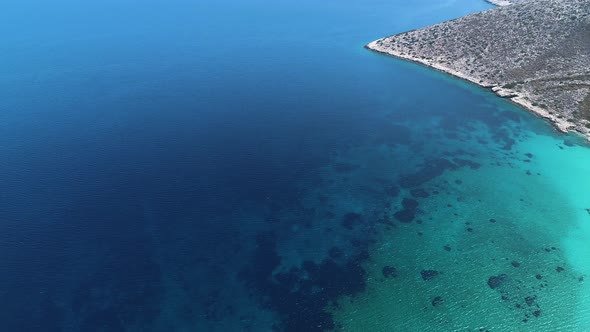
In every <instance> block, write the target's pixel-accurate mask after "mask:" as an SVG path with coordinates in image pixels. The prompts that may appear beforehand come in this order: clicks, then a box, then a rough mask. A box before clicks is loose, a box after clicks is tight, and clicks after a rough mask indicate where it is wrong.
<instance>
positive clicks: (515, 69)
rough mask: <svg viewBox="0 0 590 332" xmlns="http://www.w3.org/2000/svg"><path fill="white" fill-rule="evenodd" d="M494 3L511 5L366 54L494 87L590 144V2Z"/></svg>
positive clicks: (381, 43)
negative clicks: (403, 60) (414, 64)
mask: <svg viewBox="0 0 590 332" xmlns="http://www.w3.org/2000/svg"><path fill="white" fill-rule="evenodd" d="M494 2H498V4H499V5H508V4H511V3H513V4H512V5H509V6H502V7H498V8H494V9H490V10H487V11H483V12H480V13H475V14H471V15H467V16H465V17H462V18H459V19H456V20H452V21H448V22H444V23H440V24H436V25H433V26H429V27H426V28H422V29H418V30H413V31H409V32H405V33H401V34H397V35H393V36H390V37H386V38H383V39H379V40H376V41H374V42H372V43H370V44H368V45H367V48H369V49H372V50H375V51H377V52H381V53H385V54H389V55H393V56H396V57H400V58H404V59H408V60H411V61H415V62H419V63H422V64H424V65H427V66H430V67H432V68H435V69H438V70H441V71H444V72H447V73H449V74H452V75H454V76H457V77H460V78H463V79H466V80H469V81H471V82H474V83H476V84H479V85H481V86H484V87H487V88H491V89H492V91H494V92H495V93H497V94H498V95H499V96H501V97H504V98H508V99H510V100H511V101H513V102H515V103H517V104H520V105H522V106H524V107H525V108H527V109H529V110H531V111H533V112H534V113H536V114H538V115H540V116H542V117H544V118H547V119H549V120H550V121H552V122H553V123H554V124H555V126H556V127H557V128H558V129H559V130H561V131H563V132H567V131H577V132H580V133H582V134H584V135H586V137H590V131H589V128H590V0H536V1H513V0H511V1H509V3H505V2H507V1H503V0H502V1H496V0H494ZM499 2H502V4H500V3H499Z"/></svg>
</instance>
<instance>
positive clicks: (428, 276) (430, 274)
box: [420, 270, 442, 280]
mask: <svg viewBox="0 0 590 332" xmlns="http://www.w3.org/2000/svg"><path fill="white" fill-rule="evenodd" d="M441 273H442V272H440V271H436V270H422V271H420V275H421V276H422V279H424V280H432V279H434V278H435V277H436V276H438V275H439V274H441Z"/></svg>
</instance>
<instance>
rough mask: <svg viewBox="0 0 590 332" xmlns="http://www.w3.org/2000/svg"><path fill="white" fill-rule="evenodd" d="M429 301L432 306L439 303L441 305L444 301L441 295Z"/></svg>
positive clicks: (436, 305)
mask: <svg viewBox="0 0 590 332" xmlns="http://www.w3.org/2000/svg"><path fill="white" fill-rule="evenodd" d="M430 303H431V304H432V306H433V307H438V306H439V305H442V304H443V303H445V301H444V300H443V298H442V297H440V296H437V297H435V298H434V299H432V301H431V302H430Z"/></svg>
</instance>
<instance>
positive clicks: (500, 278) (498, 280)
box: [488, 274, 508, 289]
mask: <svg viewBox="0 0 590 332" xmlns="http://www.w3.org/2000/svg"><path fill="white" fill-rule="evenodd" d="M507 280H508V276H507V275H506V274H500V275H497V276H491V277H489V278H488V286H490V288H491V289H496V288H498V287H500V286H502V285H503V284H504V283H505V282H506V281H507Z"/></svg>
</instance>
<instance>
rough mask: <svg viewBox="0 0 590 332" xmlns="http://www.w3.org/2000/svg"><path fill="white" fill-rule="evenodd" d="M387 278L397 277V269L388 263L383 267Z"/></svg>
mask: <svg viewBox="0 0 590 332" xmlns="http://www.w3.org/2000/svg"><path fill="white" fill-rule="evenodd" d="M381 272H382V273H383V276H384V277H385V278H396V277H397V269H396V268H395V267H393V266H389V265H386V266H384V267H383V270H382V271H381Z"/></svg>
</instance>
